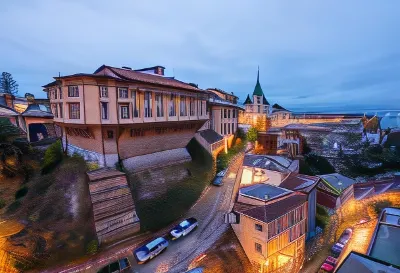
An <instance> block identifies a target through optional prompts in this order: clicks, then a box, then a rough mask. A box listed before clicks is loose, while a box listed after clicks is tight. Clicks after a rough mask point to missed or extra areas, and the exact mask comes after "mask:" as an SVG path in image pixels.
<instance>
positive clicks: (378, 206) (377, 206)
mask: <svg viewBox="0 0 400 273" xmlns="http://www.w3.org/2000/svg"><path fill="white" fill-rule="evenodd" d="M372 206H373V208H374V211H375V212H376V214H378V215H379V214H380V213H381V211H382V210H383V209H384V208H387V207H391V206H393V203H392V202H391V201H389V200H381V201H376V202H374V203H373V204H372Z"/></svg>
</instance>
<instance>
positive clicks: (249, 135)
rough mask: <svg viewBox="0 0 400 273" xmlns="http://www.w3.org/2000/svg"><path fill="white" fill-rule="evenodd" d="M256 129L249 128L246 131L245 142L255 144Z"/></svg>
mask: <svg viewBox="0 0 400 273" xmlns="http://www.w3.org/2000/svg"><path fill="white" fill-rule="evenodd" d="M257 133H258V131H257V129H256V128H254V127H250V129H249V131H247V140H248V141H250V142H255V141H256V140H257Z"/></svg>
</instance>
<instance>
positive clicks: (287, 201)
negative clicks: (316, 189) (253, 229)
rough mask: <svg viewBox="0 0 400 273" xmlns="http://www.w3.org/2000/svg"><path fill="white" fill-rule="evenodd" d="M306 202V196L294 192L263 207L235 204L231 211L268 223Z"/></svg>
mask: <svg viewBox="0 0 400 273" xmlns="http://www.w3.org/2000/svg"><path fill="white" fill-rule="evenodd" d="M306 201H307V196H306V195H305V194H302V193H299V192H294V193H292V194H289V195H285V196H283V197H282V198H279V199H275V200H272V201H271V202H267V203H266V204H265V205H250V204H245V203H241V202H236V203H235V205H234V207H233V210H234V211H236V212H238V213H241V214H244V215H247V216H249V217H251V218H254V219H256V220H259V221H261V222H264V223H269V222H271V221H273V220H275V219H277V218H279V217H281V216H282V215H284V214H286V213H288V212H289V211H291V210H293V209H295V208H297V207H298V206H300V205H301V204H303V203H305V202H306Z"/></svg>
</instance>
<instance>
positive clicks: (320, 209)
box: [317, 205, 329, 216]
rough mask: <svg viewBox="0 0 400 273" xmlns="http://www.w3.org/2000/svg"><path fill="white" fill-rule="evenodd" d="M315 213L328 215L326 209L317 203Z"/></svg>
mask: <svg viewBox="0 0 400 273" xmlns="http://www.w3.org/2000/svg"><path fill="white" fill-rule="evenodd" d="M317 214H319V215H323V216H329V214H328V211H327V210H326V209H325V208H324V207H321V206H319V205H317Z"/></svg>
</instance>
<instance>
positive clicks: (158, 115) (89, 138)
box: [43, 65, 209, 170]
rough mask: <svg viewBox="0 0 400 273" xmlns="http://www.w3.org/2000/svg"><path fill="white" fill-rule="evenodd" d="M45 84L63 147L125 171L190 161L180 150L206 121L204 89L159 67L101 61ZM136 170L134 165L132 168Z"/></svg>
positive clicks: (182, 149)
mask: <svg viewBox="0 0 400 273" xmlns="http://www.w3.org/2000/svg"><path fill="white" fill-rule="evenodd" d="M54 79H55V81H53V82H52V83H50V84H47V85H45V86H43V87H44V91H45V92H47V93H48V95H49V98H50V103H51V109H52V112H53V114H54V122H55V123H56V124H57V125H58V126H60V127H61V130H62V140H63V148H64V149H65V150H66V151H67V152H68V154H73V153H78V154H81V155H82V156H83V157H84V158H85V159H86V160H90V161H96V162H98V163H99V165H100V166H110V167H113V166H114V165H115V163H116V162H118V161H119V160H122V161H123V162H124V164H125V166H127V167H128V168H130V169H134V170H139V169H143V168H146V166H147V167H149V166H161V165H164V164H171V163H176V162H183V161H187V160H190V155H189V154H188V152H187V150H186V149H185V147H186V145H187V144H188V142H189V141H190V139H191V138H192V137H193V136H194V135H195V132H196V131H197V130H198V129H199V128H200V127H201V126H202V125H203V124H204V123H205V122H206V121H207V120H208V118H209V113H208V108H207V99H208V93H207V92H206V91H204V90H201V89H199V88H198V87H196V86H195V85H193V84H188V83H184V82H182V81H178V80H176V79H174V78H172V77H166V76H165V75H164V67H162V66H154V67H149V68H145V69H138V70H132V69H131V68H129V67H123V68H117V67H112V66H107V65H102V66H101V67H99V68H98V69H97V70H96V71H95V72H94V73H86V74H85V73H78V74H72V75H67V76H62V77H55V78H54ZM136 168H139V169H136Z"/></svg>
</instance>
